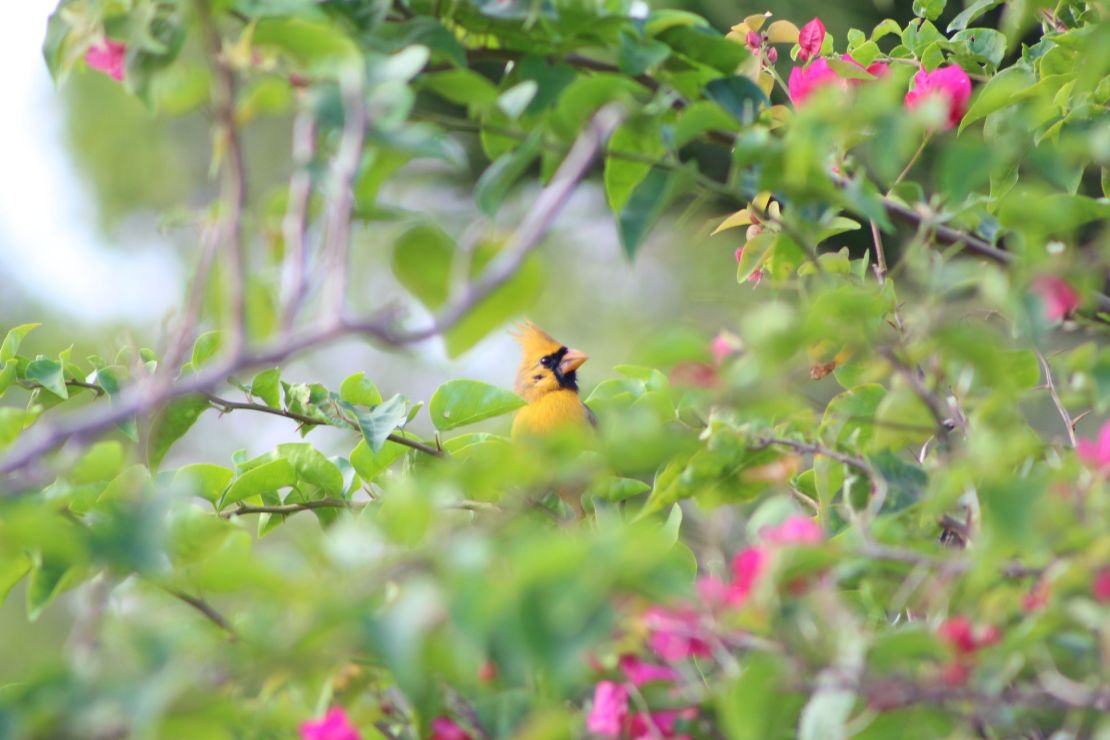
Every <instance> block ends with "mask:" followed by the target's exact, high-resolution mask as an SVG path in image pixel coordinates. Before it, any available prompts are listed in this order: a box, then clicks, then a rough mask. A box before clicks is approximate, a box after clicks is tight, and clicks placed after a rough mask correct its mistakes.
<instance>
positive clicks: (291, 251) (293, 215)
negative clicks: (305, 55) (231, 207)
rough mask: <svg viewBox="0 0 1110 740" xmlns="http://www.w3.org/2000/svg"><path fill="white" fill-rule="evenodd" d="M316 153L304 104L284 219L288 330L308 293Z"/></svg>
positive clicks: (310, 119)
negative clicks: (311, 201) (309, 225)
mask: <svg viewBox="0 0 1110 740" xmlns="http://www.w3.org/2000/svg"><path fill="white" fill-rule="evenodd" d="M315 154H316V118H315V116H314V113H313V111H312V109H311V107H310V106H308V105H307V104H304V103H302V108H301V110H300V111H299V112H298V113H297V116H296V118H295V119H294V121H293V167H294V168H295V169H294V171H293V174H292V175H291V176H290V178H289V205H288V207H287V209H286V211H285V218H284V219H283V220H282V223H281V228H282V235H283V238H284V239H285V249H286V255H285V278H286V289H285V296H286V297H285V316H284V317H283V322H284V326H285V330H286V331H287V332H288V331H291V330H292V328H293V324H294V322H296V320H297V313H298V312H299V311H300V308H301V302H302V301H304V298H305V293H307V292H308V206H309V201H310V199H311V198H312V173H311V172H310V171H309V166H310V165H311V164H312V158H313V157H314V156H315Z"/></svg>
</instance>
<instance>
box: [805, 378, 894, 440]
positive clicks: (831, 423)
mask: <svg viewBox="0 0 1110 740" xmlns="http://www.w3.org/2000/svg"><path fill="white" fill-rule="evenodd" d="M885 396H886V388H884V387H883V386H881V385H879V384H878V383H869V384H866V385H860V386H856V387H855V388H852V389H851V390H848V391H844V392H843V393H841V394H839V395H837V396H835V397H833V399H832V400H831V401H829V403H828V405H827V406H826V407H825V414H824V416H823V417H822V419H821V427H820V434H821V437H822V438H823V439H825V440H826V441H827V442H828V443H830V444H831V445H833V446H834V447H835V446H840V445H844V444H849V445H851V446H852V447H854V448H856V449H866V447H867V444H868V442H870V440H871V438H872V436H874V433H875V424H874V421H875V412H876V411H877V410H878V408H879V404H880V403H881V402H882V400H883V398H884V397H885Z"/></svg>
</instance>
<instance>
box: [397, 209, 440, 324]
mask: <svg viewBox="0 0 1110 740" xmlns="http://www.w3.org/2000/svg"><path fill="white" fill-rule="evenodd" d="M454 257H455V242H454V240H453V239H452V238H451V237H450V236H448V235H447V233H446V232H445V231H443V229H441V228H439V227H438V226H436V225H434V224H430V223H423V224H419V225H417V226H414V227H412V228H411V229H409V230H408V231H406V232H405V233H404V234H402V235H401V237H400V238H399V239H398V240H397V243H396V244H395V245H394V247H393V274H394V275H395V276H396V277H397V280H399V281H400V283H401V285H403V286H405V288H406V289H408V291H409V292H410V293H412V294H413V295H414V296H416V297H417V298H418V299H419V300H420V302H421V303H423V304H424V305H425V306H427V307H428V308H431V309H435V308H439V307H440V306H442V305H443V304H444V303H445V302H446V301H447V293H448V290H449V289H450V280H451V270H452V262H453V260H454Z"/></svg>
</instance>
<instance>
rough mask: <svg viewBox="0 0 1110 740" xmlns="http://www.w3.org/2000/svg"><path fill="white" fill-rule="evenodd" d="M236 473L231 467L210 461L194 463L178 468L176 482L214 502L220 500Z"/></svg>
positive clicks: (175, 474)
mask: <svg viewBox="0 0 1110 740" xmlns="http://www.w3.org/2000/svg"><path fill="white" fill-rule="evenodd" d="M233 475H234V473H233V472H232V471H231V469H229V468H225V467H222V466H220V465H211V464H209V463H193V464H192V465H185V466H183V467H180V468H178V469H177V472H175V473H174V477H173V479H174V483H175V484H177V485H179V486H182V487H183V488H184V489H185V490H187V491H190V492H191V493H192V494H193V495H194V496H200V497H201V498H203V499H207V500H209V501H211V502H212V503H216V502H217V501H219V500H220V496H222V495H223V492H224V490H225V489H226V488H227V484H228V483H230V482H231V477H232V476H233Z"/></svg>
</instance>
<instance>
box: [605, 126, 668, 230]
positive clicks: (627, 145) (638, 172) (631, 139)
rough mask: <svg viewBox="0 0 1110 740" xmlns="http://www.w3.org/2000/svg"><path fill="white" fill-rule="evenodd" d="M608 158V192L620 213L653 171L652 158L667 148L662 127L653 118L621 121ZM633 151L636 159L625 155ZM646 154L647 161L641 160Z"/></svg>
mask: <svg viewBox="0 0 1110 740" xmlns="http://www.w3.org/2000/svg"><path fill="white" fill-rule="evenodd" d="M607 150H608V155H607V156H606V158H605V173H604V180H605V196H606V198H608V200H609V208H610V209H612V211H613V212H614V213H620V212H621V210H622V209H623V208H624V206H625V205H626V204H627V203H628V199H629V197H630V196H631V195H632V191H633V190H635V189H636V186H637V185H639V184H640V183H641V182H642V181H643V179H644V178H645V177H646V176H647V174H648V172H650V171H651V168H652V163H651V160H657V159H659V158H660V157H662V156H663V153H664V152H665V151H666V150H665V148H664V146H663V141H662V138H661V137H660V135H659V129H658V128H656V127H655V126H654V125H652V124H651V122H650V121H644V120H639V121H633V122H629V123H625V124H623V125H621V126H620V127H619V128H618V129H617V130H616V131H614V132H613V135H612V136H611V137H610V139H609V144H608V147H607ZM621 155H632V156H633V157H636V159H635V160H633V159H631V158H629V157H625V156H621ZM640 158H643V160H645V161H640Z"/></svg>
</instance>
